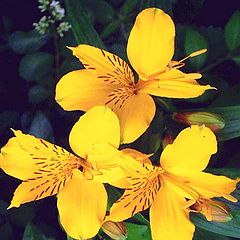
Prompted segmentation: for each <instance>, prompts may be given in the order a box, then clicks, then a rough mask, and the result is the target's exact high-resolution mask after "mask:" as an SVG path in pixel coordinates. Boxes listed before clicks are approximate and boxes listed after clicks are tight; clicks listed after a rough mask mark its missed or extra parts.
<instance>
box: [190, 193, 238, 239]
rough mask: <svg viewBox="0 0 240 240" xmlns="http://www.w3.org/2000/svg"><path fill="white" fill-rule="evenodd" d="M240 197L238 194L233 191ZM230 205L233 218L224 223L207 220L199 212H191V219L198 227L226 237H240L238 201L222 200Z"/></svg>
mask: <svg viewBox="0 0 240 240" xmlns="http://www.w3.org/2000/svg"><path fill="white" fill-rule="evenodd" d="M235 197H236V198H237V199H240V194H237V193H235ZM224 203H225V204H226V205H227V206H228V207H230V209H231V214H232V216H233V219H232V220H231V221H229V222H226V223H219V222H218V223H217V222H209V221H207V220H206V219H205V218H204V217H203V216H202V215H200V214H192V215H191V221H192V222H193V223H194V224H195V225H196V226H197V227H199V228H202V229H205V230H207V231H210V232H214V233H216V234H220V235H223V236H228V237H235V238H240V227H239V226H240V203H239V202H238V203H231V202H228V201H224Z"/></svg>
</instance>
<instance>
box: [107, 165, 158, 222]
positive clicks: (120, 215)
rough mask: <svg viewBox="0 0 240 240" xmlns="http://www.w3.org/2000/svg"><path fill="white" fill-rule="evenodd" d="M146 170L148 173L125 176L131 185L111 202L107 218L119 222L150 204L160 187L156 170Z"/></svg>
mask: <svg viewBox="0 0 240 240" xmlns="http://www.w3.org/2000/svg"><path fill="white" fill-rule="evenodd" d="M144 166H145V167H146V166H147V165H144ZM148 171H149V174H146V175H139V176H138V177H134V176H133V177H128V178H127V180H128V181H129V182H130V183H131V185H130V186H129V187H128V188H127V189H126V190H125V192H124V194H123V196H122V197H121V198H120V199H118V201H116V202H115V203H114V204H113V206H112V207H111V209H110V215H109V216H108V217H107V218H106V219H107V220H111V221H114V222H120V221H123V220H125V219H127V218H130V217H132V216H133V215H134V214H136V213H138V212H140V211H143V210H145V209H147V208H149V207H150V206H151V204H152V203H153V201H154V199H155V197H156V195H157V192H158V190H159V189H160V182H159V179H158V177H157V174H156V172H154V173H153V172H151V171H150V169H149V170H148Z"/></svg>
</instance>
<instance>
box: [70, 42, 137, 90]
mask: <svg viewBox="0 0 240 240" xmlns="http://www.w3.org/2000/svg"><path fill="white" fill-rule="evenodd" d="M70 49H71V50H72V51H73V55H75V56H76V57H77V58H79V60H80V61H81V62H82V64H83V65H84V67H85V68H86V69H88V71H90V72H91V73H93V74H94V75H95V76H97V77H98V78H100V79H102V80H104V82H106V83H109V84H119V85H129V84H130V85H131V84H133V82H134V76H133V73H132V71H131V69H130V67H129V66H128V64H127V63H126V62H125V61H124V60H122V59H121V58H119V57H118V56H116V55H114V54H112V53H110V52H107V51H105V50H103V49H100V48H96V47H93V46H89V45H84V44H81V45H79V46H77V47H71V48H70Z"/></svg>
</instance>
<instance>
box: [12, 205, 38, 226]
mask: <svg viewBox="0 0 240 240" xmlns="http://www.w3.org/2000/svg"><path fill="white" fill-rule="evenodd" d="M8 216H9V219H10V220H11V222H12V223H13V224H14V225H16V226H18V227H23V226H26V225H27V224H28V223H30V222H31V221H32V220H33V219H34V217H35V209H34V206H33V203H30V204H26V205H23V206H21V208H12V209H11V210H9V212H8Z"/></svg>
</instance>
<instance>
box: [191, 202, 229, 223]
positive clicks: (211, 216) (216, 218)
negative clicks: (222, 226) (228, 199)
mask: <svg viewBox="0 0 240 240" xmlns="http://www.w3.org/2000/svg"><path fill="white" fill-rule="evenodd" d="M190 209H191V210H192V211H194V212H199V213H201V214H203V215H204V216H205V217H206V219H207V220H208V221H213V222H228V221H230V220H232V215H231V214H230V211H231V210H230V208H229V207H228V206H227V205H225V204H224V203H222V202H219V201H213V200H204V201H203V202H200V203H199V202H198V203H195V204H193V205H192V206H191V207H190Z"/></svg>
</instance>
